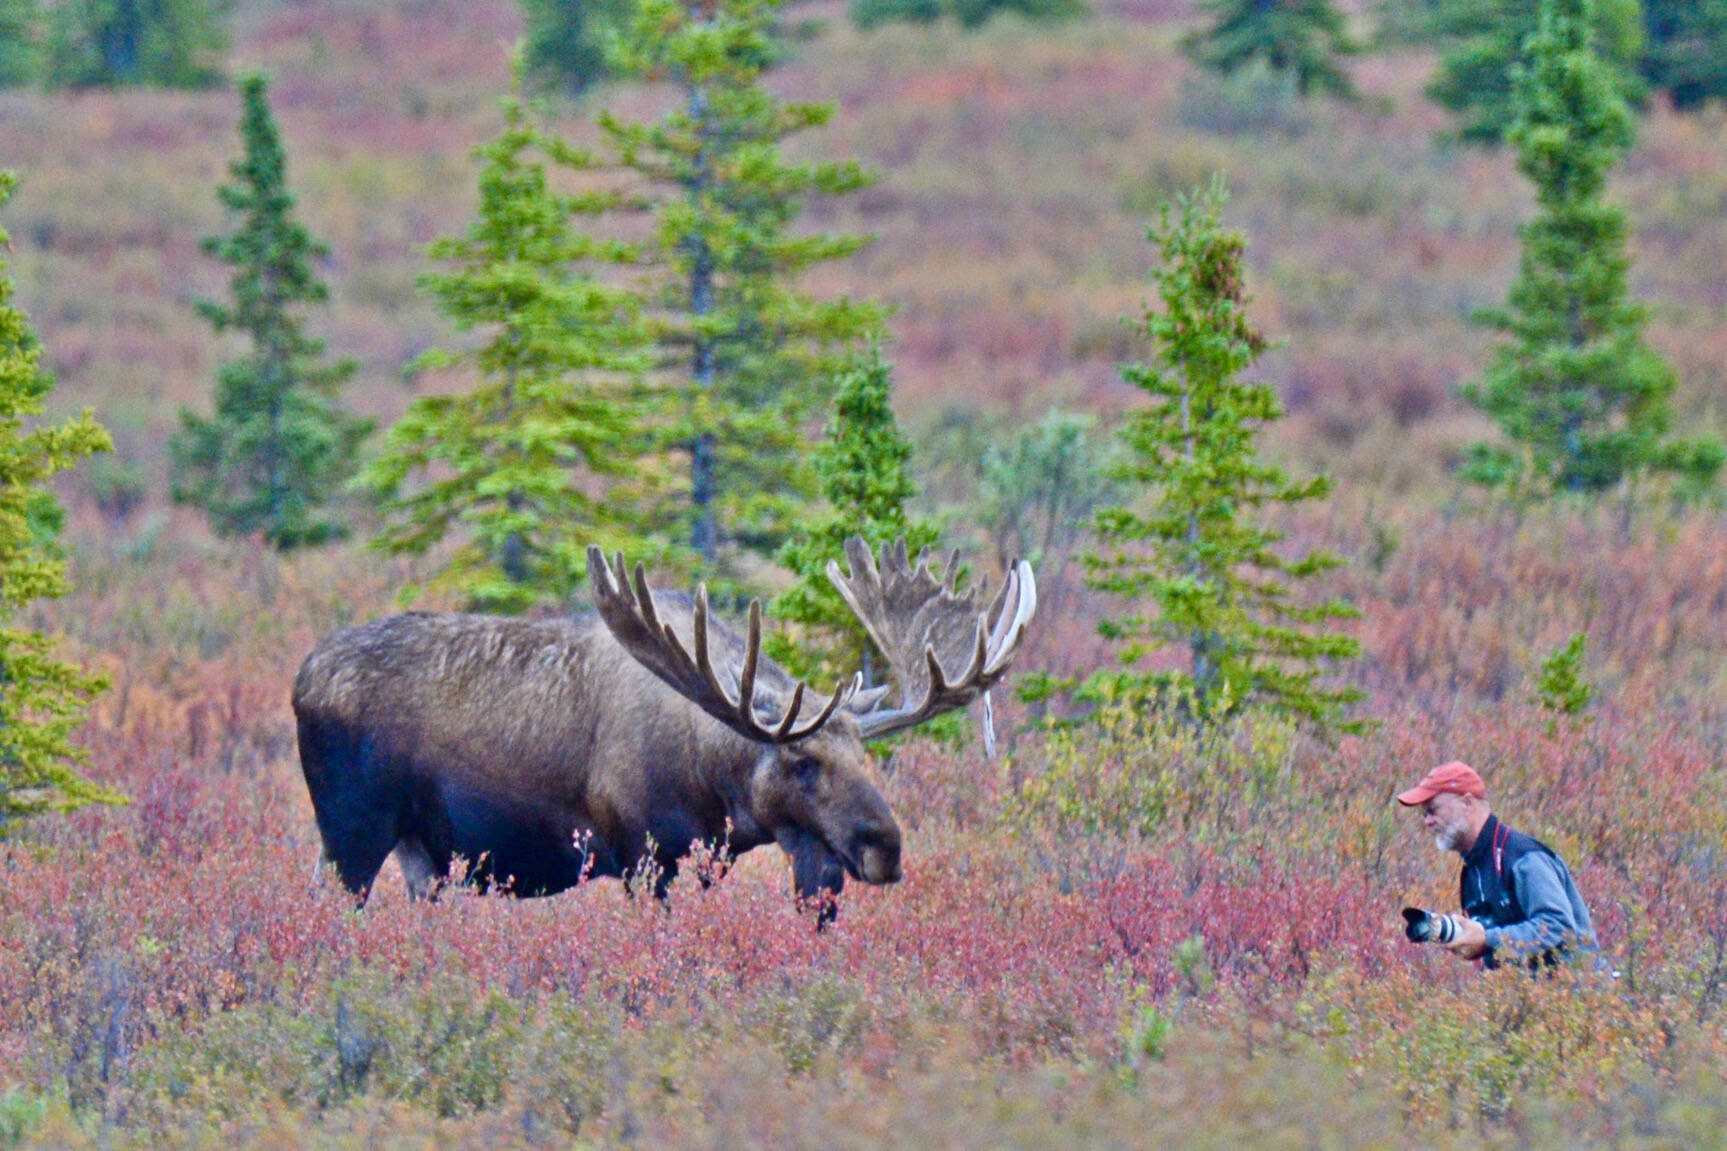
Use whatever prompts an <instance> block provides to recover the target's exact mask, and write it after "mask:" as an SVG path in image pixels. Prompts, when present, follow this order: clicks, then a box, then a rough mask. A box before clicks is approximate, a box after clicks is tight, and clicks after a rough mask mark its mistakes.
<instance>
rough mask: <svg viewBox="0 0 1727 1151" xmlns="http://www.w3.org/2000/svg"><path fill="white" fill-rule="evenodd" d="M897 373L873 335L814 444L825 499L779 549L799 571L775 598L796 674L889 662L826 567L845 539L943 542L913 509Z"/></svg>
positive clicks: (877, 671) (783, 653)
mask: <svg viewBox="0 0 1727 1151" xmlns="http://www.w3.org/2000/svg"><path fill="white" fill-rule="evenodd" d="M892 374H893V369H892V366H891V365H890V364H888V362H887V361H886V360H884V359H883V358H882V354H881V348H880V346H879V345H877V344H873V343H872V344H871V345H870V347H869V349H868V351H867V352H865V353H864V354H862V355H861V356H859V357H858V359H857V360H856V362H855V363H854V364H852V366H851V369H850V370H849V371H847V372H846V373H845V374H844V375H843V376H842V377H841V380H840V384H839V390H838V392H837V393H836V395H835V396H834V407H833V413H834V414H833V420H832V422H830V423H829V424H828V427H827V438H826V439H825V440H824V441H823V442H822V443H821V444H819V445H818V446H817V447H816V449H815V451H814V452H813V453H812V463H813V465H814V468H815V472H816V475H817V477H818V478H819V481H820V484H821V492H822V496H823V498H824V500H825V501H826V509H825V511H824V512H823V513H822V514H820V515H818V516H815V517H813V518H811V519H809V520H808V521H807V526H805V527H804V528H802V529H801V530H800V531H798V532H797V533H796V534H795V535H793V536H792V538H791V539H789V540H788V541H787V542H786V543H785V544H784V546H782V547H781V548H780V551H779V562H780V564H781V566H783V567H785V568H786V569H787V570H788V571H790V572H791V573H792V574H793V575H794V576H796V577H797V579H796V582H795V583H793V584H792V585H791V586H790V587H789V588H787V589H786V590H785V591H783V592H781V593H780V594H779V596H778V597H776V598H775V599H774V601H773V605H772V608H771V612H772V615H773V617H774V618H775V619H776V620H779V621H782V622H783V623H786V624H790V625H791V626H792V631H791V633H790V634H787V633H783V632H782V633H779V634H776V635H774V636H772V637H770V641H769V642H770V648H769V654H770V655H772V656H773V657H774V658H775V659H776V660H778V661H779V662H780V664H781V666H783V667H785V668H786V669H787V670H789V671H791V672H792V674H794V675H798V676H803V677H806V678H812V679H813V680H814V681H815V682H818V683H831V682H835V681H837V680H838V679H839V677H841V676H844V675H849V674H851V673H852V672H854V671H857V670H858V669H860V668H861V669H863V672H864V679H865V681H866V683H868V684H870V685H872V686H873V685H874V684H876V683H878V682H880V681H881V678H882V675H883V673H884V672H885V670H886V669H885V668H884V667H883V666H882V664H881V661H880V653H879V652H876V651H875V650H874V645H873V644H872V643H871V641H870V638H869V636H868V635H867V634H866V633H865V631H864V629H863V625H862V624H860V623H859V622H858V620H857V617H856V616H855V615H853V614H852V611H851V609H850V608H849V607H847V606H846V603H845V601H844V600H843V599H841V598H840V594H839V592H837V591H836V590H834V586H833V584H832V582H831V581H829V579H828V576H827V565H828V561H829V560H837V561H838V562H839V563H840V565H841V566H842V567H843V566H844V565H845V564H846V556H845V542H846V540H847V539H849V538H851V537H852V536H854V535H860V536H862V537H863V538H864V542H865V543H867V544H869V546H870V550H871V551H874V552H877V553H878V554H879V552H880V551H881V546H882V545H883V544H884V543H891V542H893V541H894V540H897V539H899V538H901V537H904V539H905V541H906V548H907V551H908V552H909V553H910V554H911V555H912V556H914V557H915V556H917V555H918V554H919V553H920V552H921V551H923V549H925V548H931V547H934V546H936V544H937V543H938V542H940V533H939V532H937V531H936V529H935V528H934V527H933V526H932V525H929V524H924V523H919V522H917V521H915V520H913V519H912V518H911V517H910V516H909V515H908V514H907V512H906V505H907V504H909V503H910V502H911V501H912V500H913V499H914V498H916V495H917V488H916V486H915V485H914V484H913V483H912V480H911V476H910V475H909V474H908V472H907V469H906V465H907V462H908V461H909V460H910V459H911V443H910V442H909V441H908V440H907V439H906V438H905V436H904V435H902V434H901V433H900V430H899V424H898V423H897V422H896V421H895V419H894V414H893V407H892V405H891V400H892V396H893V379H892Z"/></svg>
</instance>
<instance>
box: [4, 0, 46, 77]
mask: <svg viewBox="0 0 1727 1151" xmlns="http://www.w3.org/2000/svg"><path fill="white" fill-rule="evenodd" d="M40 34H41V17H40V13H39V12H38V11H37V9H36V0H0V88H17V87H21V86H23V85H25V84H30V83H33V82H34V81H35V80H36V77H37V75H38V74H39V73H40V71H41V67H42V47H41V45H40V44H39V43H38V39H39V37H40Z"/></svg>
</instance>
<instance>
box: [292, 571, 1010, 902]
mask: <svg viewBox="0 0 1727 1151" xmlns="http://www.w3.org/2000/svg"><path fill="white" fill-rule="evenodd" d="M846 558H847V560H848V561H849V565H850V568H851V571H850V574H847V573H845V572H842V571H841V569H840V567H839V565H838V564H830V565H829V567H828V576H829V578H830V579H832V580H833V582H834V585H835V587H837V588H838V589H839V591H840V594H841V595H842V596H843V597H844V598H845V600H846V602H847V603H848V604H849V605H850V606H851V608H852V610H853V611H854V612H855V613H856V614H857V616H858V619H859V621H860V622H861V623H862V624H863V626H864V627H865V629H866V630H867V631H868V632H869V634H870V637H871V639H873V640H874V641H875V644H876V646H877V647H879V648H880V649H881V651H882V652H883V653H884V655H885V656H886V657H887V660H888V663H889V665H890V667H891V669H892V674H893V677H894V681H895V684H896V685H897V687H898V689H899V694H900V700H899V702H898V703H897V704H895V705H889V704H888V703H887V702H886V701H885V697H886V696H887V694H888V689H887V688H886V687H881V688H872V689H869V690H865V689H864V688H863V686H862V683H861V677H854V678H853V679H852V681H851V682H850V683H847V684H842V685H839V686H837V687H836V688H835V689H834V691H833V692H832V693H830V694H828V695H826V696H823V695H820V694H818V693H816V692H813V691H811V690H810V689H809V686H808V685H807V684H804V683H801V682H797V681H794V680H793V679H792V678H791V677H790V676H789V675H787V674H786V673H785V672H784V671H783V670H781V669H780V668H779V667H778V666H776V665H775V664H774V663H773V661H771V660H769V659H767V658H765V657H763V656H762V654H761V604H760V602H759V601H758V602H754V603H751V604H750V612H749V623H748V628H747V633H746V634H745V635H743V636H739V635H738V634H737V633H736V632H735V631H733V630H732V629H730V628H728V627H727V626H725V625H724V624H723V623H720V622H719V621H717V620H714V619H712V618H711V616H710V613H709V611H708V596H707V588H706V587H705V586H699V587H698V588H697V590H696V594H695V596H694V597H693V598H692V597H690V596H687V595H682V594H677V593H665V592H655V591H654V590H652V589H651V588H650V587H649V586H648V582H647V578H646V575H645V573H644V571H643V569H642V567H641V566H640V565H637V567H636V569H635V573H634V579H633V580H632V579H631V578H630V576H629V573H628V572H627V571H626V569H625V565H624V560H623V557H622V556H621V555H620V556H617V557H615V558H614V559H613V560H612V562H611V563H610V564H608V563H607V561H606V559H605V557H604V555H602V554H601V552H600V551H599V549H598V548H590V549H589V550H588V571H589V577H590V580H591V582H592V585H593V591H594V599H595V604H596V606H597V611H596V612H594V613H592V614H588V615H583V616H578V617H575V618H565V619H542V620H523V619H510V618H503V617H495V616H482V615H463V614H454V613H426V612H411V613H408V614H405V615H397V616H390V617H387V618H384V619H380V620H376V621H373V622H371V623H368V624H364V625H362V626H359V627H353V628H347V629H345V630H343V631H339V632H337V633H335V634H334V635H331V636H330V637H328V638H327V639H325V640H324V641H323V642H321V643H320V644H318V646H317V648H316V649H314V650H313V652H312V654H311V655H309V656H308V657H307V658H306V662H305V663H304V664H303V665H302V666H301V668H300V673H299V675H298V676H297V677H296V679H295V681H294V697H293V702H294V714H295V716H296V718H297V720H298V724H299V739H300V764H301V768H302V770H303V771H304V772H305V776H306V787H307V789H308V790H309V791H310V793H311V797H312V806H313V809H314V810H315V812H316V814H317V820H318V831H319V834H320V836H321V837H322V840H323V855H322V859H321V861H320V865H321V866H322V864H326V863H327V864H333V865H334V866H335V869H336V873H337V875H338V876H339V877H340V878H341V881H342V883H343V884H344V885H345V886H346V887H347V888H348V889H349V890H350V891H352V892H354V893H356V894H357V895H360V896H361V897H362V898H363V897H364V896H365V894H366V893H367V892H368V891H369V889H370V887H371V885H372V882H373V880H374V879H376V877H377V874H378V871H379V869H380V868H381V867H382V866H383V864H384V860H385V859H386V858H387V857H388V856H389V855H390V853H391V852H395V853H396V856H397V862H398V863H399V864H400V865H401V868H402V872H403V874H404V875H405V876H406V877H407V879H408V886H409V891H410V893H411V894H413V895H415V896H423V895H427V894H429V893H430V892H431V891H432V890H433V889H434V888H435V887H436V886H437V885H438V884H439V883H441V882H443V881H444V880H445V879H447V878H448V877H449V874H450V868H451V863H452V860H453V859H455V858H456V857H458V856H459V857H461V858H463V859H465V860H467V861H469V866H468V869H467V872H466V874H465V875H464V878H465V879H467V880H469V881H472V882H475V883H478V884H480V885H482V886H486V885H490V884H498V885H500V886H501V887H502V888H503V889H504V890H507V891H509V892H512V893H514V894H516V895H548V894H551V893H553V892H557V891H562V890H564V889H565V888H567V887H570V886H572V885H573V884H575V883H577V882H578V881H580V880H581V879H582V878H583V877H584V876H588V875H610V876H621V875H624V874H625V873H626V872H628V871H630V870H631V869H632V868H635V867H636V866H637V865H638V864H640V863H642V862H643V861H644V860H647V859H649V858H651V859H652V861H653V862H654V863H655V864H657V865H658V868H659V876H660V878H659V885H660V886H659V889H658V893H659V894H663V893H664V890H665V885H666V884H668V883H670V881H671V879H672V878H673V877H674V876H675V875H676V874H677V866H678V860H679V858H680V857H682V856H684V855H685V854H687V853H688V851H689V848H690V845H691V844H692V843H696V842H707V843H718V842H721V841H722V840H725V841H727V842H729V845H730V847H731V850H732V851H733V852H744V851H748V850H750V849H751V848H754V847H759V846H761V845H763V844H766V843H778V844H779V845H780V846H781V847H782V848H783V849H784V850H785V851H786V853H787V854H788V855H790V856H791V860H792V870H793V875H794V879H795V886H796V890H797V893H798V896H799V897H800V898H813V897H819V896H822V895H824V894H835V895H837V894H838V892H839V891H840V889H841V887H842V886H843V885H844V883H845V877H846V876H847V875H851V876H852V877H854V878H856V879H859V880H862V881H863V882H865V883H893V882H895V881H896V880H898V879H899V877H900V830H899V825H898V824H897V823H896V822H895V821H894V817H893V812H892V811H890V810H889V808H888V805H887V801H886V800H885V799H883V798H882V795H881V793H880V792H879V791H877V790H876V788H875V786H874V784H873V783H872V782H871V781H870V776H869V774H868V771H867V770H866V764H867V753H866V751H865V748H864V744H865V741H866V740H869V739H874V738H876V737H878V736H882V735H886V734H889V733H890V732H895V731H900V730H903V729H905V728H909V727H913V726H915V725H917V724H920V723H922V722H924V721H925V720H927V719H929V718H931V717H932V716H935V715H939V714H941V713H943V712H946V711H949V710H952V709H954V708H958V707H963V706H965V705H966V704H967V703H969V702H970V701H971V700H973V699H975V698H976V697H977V696H979V695H980V694H982V693H983V692H985V691H987V690H988V689H989V687H990V686H991V685H992V684H994V683H995V682H996V681H997V680H999V679H1000V678H1001V677H1002V676H1003V675H1004V674H1005V673H1006V671H1007V669H1008V666H1009V664H1010V663H1011V661H1012V659H1013V656H1014V653H1015V652H1016V651H1017V650H1018V648H1019V645H1020V641H1021V639H1022V638H1023V637H1024V633H1025V627H1026V624H1027V623H1028V622H1029V621H1030V619H1031V617H1032V614H1033V612H1034V611H1035V610H1036V607H1037V586H1036V582H1035V580H1034V579H1033V577H1032V573H1031V568H1030V567H1029V565H1027V564H1024V563H1020V564H1017V565H1015V566H1014V568H1013V570H1011V571H1010V572H1009V573H1008V575H1007V578H1006V579H1005V580H1004V582H1003V584H1002V587H1001V590H1000V591H999V592H998V593H997V594H996V596H995V597H994V599H993V600H990V601H988V603H987V606H985V605H984V603H983V599H984V597H983V589H982V588H981V587H979V586H976V585H974V586H973V587H971V588H968V589H966V590H965V591H963V592H961V591H959V590H957V588H956V586H955V572H956V569H957V566H958V565H957V563H955V562H954V560H953V559H951V558H950V560H949V562H948V563H947V565H946V571H945V578H943V579H938V578H937V577H936V576H935V574H934V573H933V572H932V570H931V569H930V567H929V566H928V564H927V563H926V562H925V560H924V559H923V558H921V557H920V559H919V561H918V562H917V563H916V564H915V565H914V564H912V563H910V562H908V559H907V556H906V549H905V543H904V541H903V540H902V541H900V542H899V543H897V544H895V545H889V546H884V547H883V548H882V553H881V562H880V564H879V566H878V564H877V563H876V559H875V557H874V556H873V555H872V554H871V553H870V550H869V548H868V547H867V546H866V545H865V544H864V542H863V540H862V539H861V538H859V537H853V538H852V539H851V540H849V541H848V542H847V545H846ZM728 836H729V839H728Z"/></svg>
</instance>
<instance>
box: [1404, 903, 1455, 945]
mask: <svg viewBox="0 0 1727 1151" xmlns="http://www.w3.org/2000/svg"><path fill="white" fill-rule="evenodd" d="M1458 929H1459V924H1458V922H1457V917H1456V916H1455V915H1441V914H1440V913H1439V912H1437V911H1423V910H1422V909H1421V908H1419V907H1405V908H1404V909H1403V934H1405V935H1407V936H1408V937H1409V942H1411V943H1450V942H1451V941H1452V940H1453V939H1456V938H1457V932H1458Z"/></svg>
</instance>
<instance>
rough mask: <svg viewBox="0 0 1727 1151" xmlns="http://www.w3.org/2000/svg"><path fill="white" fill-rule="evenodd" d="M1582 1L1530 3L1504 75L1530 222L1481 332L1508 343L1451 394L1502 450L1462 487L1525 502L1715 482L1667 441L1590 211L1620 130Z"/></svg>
mask: <svg viewBox="0 0 1727 1151" xmlns="http://www.w3.org/2000/svg"><path fill="white" fill-rule="evenodd" d="M1590 27H1591V24H1590V5H1589V0H1542V5H1541V24H1540V29H1539V31H1538V32H1537V33H1536V35H1535V36H1533V37H1532V38H1531V39H1530V41H1529V51H1528V56H1527V58H1526V62H1525V64H1523V65H1522V66H1521V67H1519V68H1518V69H1517V70H1516V74H1515V89H1516V94H1517V118H1516V120H1515V121H1514V122H1513V124H1512V128H1511V135H1510V139H1511V142H1512V144H1513V145H1514V146H1515V147H1516V148H1517V153H1518V161H1517V166H1518V170H1519V171H1521V172H1522V173H1523V174H1524V175H1525V176H1528V177H1529V179H1530V180H1531V181H1533V182H1534V184H1535V189H1536V203H1537V205H1538V214H1537V215H1536V217H1535V219H1534V220H1532V221H1530V222H1529V223H1528V224H1526V225H1524V227H1523V228H1522V231H1521V234H1522V238H1523V255H1522V260H1521V263H1520V265H1519V268H1518V273H1517V278H1516V280H1515V281H1514V282H1513V283H1512V285H1511V290H1510V293H1509V296H1508V298H1507V301H1506V306H1505V307H1504V308H1503V309H1500V310H1496V311H1491V312H1486V313H1484V314H1483V316H1482V317H1481V319H1482V322H1484V323H1486V324H1488V325H1490V326H1492V327H1494V328H1496V329H1498V330H1499V331H1501V332H1504V333H1506V334H1507V335H1508V336H1509V337H1510V338H1509V339H1508V340H1507V341H1506V342H1504V343H1502V344H1501V345H1500V346H1499V347H1498V348H1497V349H1496V350H1495V352H1494V356H1493V361H1492V363H1491V364H1490V365H1489V367H1488V369H1487V371H1486V372H1485V373H1484V374H1483V375H1482V377H1481V379H1479V380H1477V381H1474V382H1472V383H1470V384H1467V385H1465V387H1464V388H1463V394H1464V395H1465V396H1466V397H1467V398H1468V399H1469V400H1470V401H1471V402H1472V403H1474V404H1476V405H1477V406H1478V407H1480V408H1481V409H1483V410H1484V411H1486V412H1487V413H1488V414H1489V415H1491V416H1492V417H1493V418H1494V419H1495V420H1496V421H1498V423H1499V426H1500V428H1501V429H1502V430H1503V432H1504V434H1505V438H1506V439H1507V440H1509V441H1510V445H1509V446H1502V445H1487V444H1478V445H1475V446H1474V447H1473V448H1472V449H1471V452H1470V455H1469V457H1468V459H1467V461H1466V464H1465V468H1464V474H1465V475H1467V476H1468V477H1470V478H1471V479H1474V480H1477V481H1479V482H1482V483H1487V484H1493V485H1513V486H1515V487H1516V488H1518V489H1519V490H1522V491H1524V492H1526V493H1527V494H1531V495H1538V496H1539V495H1545V494H1551V493H1554V492H1577V493H1590V492H1600V491H1602V490H1604V489H1607V488H1611V487H1613V486H1615V485H1617V484H1618V483H1619V482H1620V481H1621V480H1624V479H1627V478H1629V477H1633V476H1636V475H1638V474H1640V473H1644V472H1649V471H1653V472H1663V473H1669V474H1672V475H1675V476H1677V477H1679V478H1680V479H1681V480H1682V481H1684V482H1686V483H1687V484H1691V485H1698V484H1706V483H1708V482H1710V481H1711V480H1712V479H1713V477H1714V476H1715V474H1716V472H1718V471H1719V470H1720V468H1721V465H1722V462H1723V459H1724V458H1727V457H1724V452H1723V448H1722V445H1721V444H1720V443H1719V442H1717V441H1713V440H1703V439H1698V440H1689V441H1681V440H1669V439H1668V438H1667V433H1668V431H1669V429H1670V428H1671V426H1672V422H1673V414H1672V409H1671V407H1670V406H1669V403H1668V401H1669V399H1670V398H1671V396H1672V394H1673V390H1674V387H1675V385H1676V380H1675V377H1674V374H1673V370H1672V369H1671V368H1670V367H1669V366H1668V365H1667V363H1666V362H1665V361H1664V360H1663V359H1662V358H1661V357H1660V356H1659V355H1658V354H1656V353H1655V352H1654V351H1653V350H1651V349H1650V348H1649V347H1647V346H1646V345H1645V344H1644V343H1643V326H1644V323H1645V321H1646V318H1647V317H1646V313H1645V311H1644V309H1643V308H1641V307H1639V306H1638V305H1636V304H1634V303H1632V302H1631V301H1630V299H1629V298H1628V294H1627V288H1626V282H1625V279H1626V270H1627V267H1628V265H1629V261H1628V259H1627V258H1626V256H1625V252H1624V248H1625V240H1626V232H1627V223H1626V217H1625V212H1624V210H1623V209H1621V208H1618V207H1616V206H1614V205H1612V204H1609V203H1607V202H1606V201H1605V199H1604V192H1605V187H1606V182H1607V174H1608V172H1609V171H1611V170H1612V168H1613V166H1614V165H1615V164H1617V163H1618V162H1619V160H1620V158H1621V157H1622V156H1623V155H1624V154H1625V152H1626V151H1627V150H1628V149H1629V148H1630V146H1631V143H1632V138H1633V129H1634V120H1633V118H1632V115H1631V112H1630V110H1629V109H1628V108H1627V107H1626V105H1625V101H1624V100H1623V99H1622V98H1621V97H1620V95H1619V93H1618V90H1617V87H1618V86H1617V81H1616V78H1615V76H1614V73H1613V70H1612V68H1611V67H1610V66H1608V65H1606V64H1604V63H1603V62H1602V61H1601V59H1600V58H1599V57H1598V56H1597V55H1596V53H1595V52H1594V50H1593V49H1592V48H1591V46H1590Z"/></svg>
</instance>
